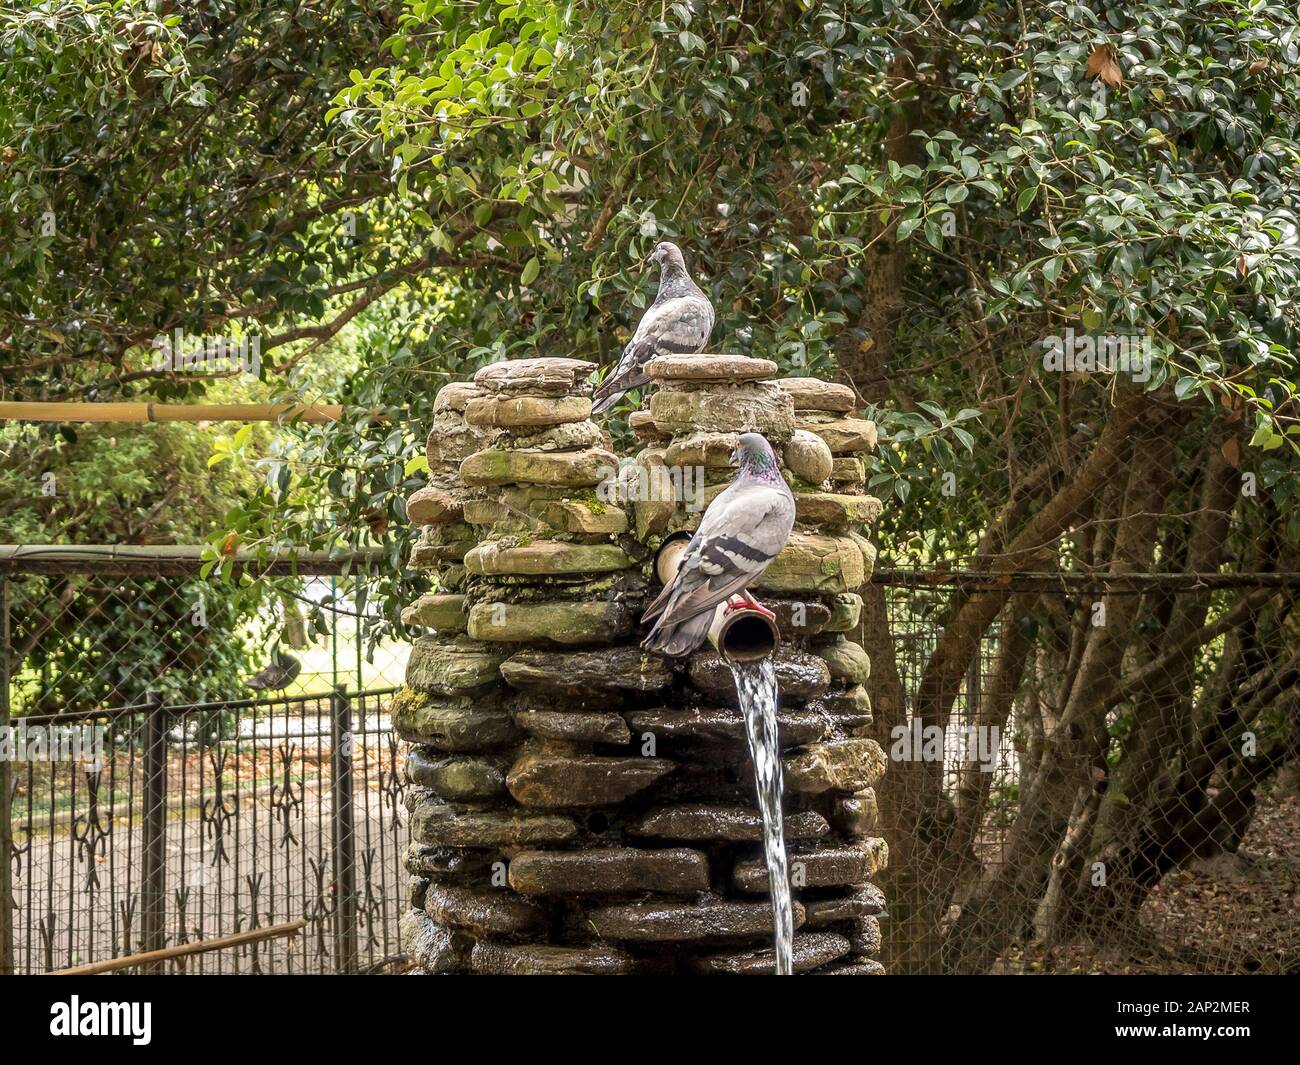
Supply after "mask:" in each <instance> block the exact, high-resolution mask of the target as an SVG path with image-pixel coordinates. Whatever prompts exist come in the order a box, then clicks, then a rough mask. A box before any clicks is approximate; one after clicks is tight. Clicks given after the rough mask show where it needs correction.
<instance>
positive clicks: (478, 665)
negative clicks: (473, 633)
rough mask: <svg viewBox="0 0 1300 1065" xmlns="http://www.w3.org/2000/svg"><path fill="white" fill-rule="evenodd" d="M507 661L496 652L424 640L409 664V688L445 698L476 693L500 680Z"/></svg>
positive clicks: (433, 638) (431, 638) (417, 643)
mask: <svg viewBox="0 0 1300 1065" xmlns="http://www.w3.org/2000/svg"><path fill="white" fill-rule="evenodd" d="M504 659H505V655H504V654H502V653H501V652H500V651H499V650H497V649H496V648H489V647H483V646H478V645H474V644H468V643H463V642H461V641H460V640H455V641H450V642H449V641H447V640H446V639H443V638H442V637H439V636H421V637H420V638H419V639H418V640H416V641H415V643H414V644H413V645H412V647H411V654H410V657H409V658H408V659H407V660H406V685H407V687H409V688H414V689H415V690H417V691H425V692H435V693H438V694H443V695H456V694H459V693H461V692H468V691H473V690H474V689H476V688H481V687H483V686H484V685H487V684H492V683H494V682H495V681H496V680H497V679H498V673H497V668H498V667H499V666H500V665H501V663H502V661H504Z"/></svg>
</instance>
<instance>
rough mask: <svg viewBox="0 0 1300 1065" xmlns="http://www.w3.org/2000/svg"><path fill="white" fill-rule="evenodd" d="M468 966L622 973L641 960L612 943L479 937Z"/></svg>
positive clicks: (506, 972)
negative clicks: (551, 942) (522, 941)
mask: <svg viewBox="0 0 1300 1065" xmlns="http://www.w3.org/2000/svg"><path fill="white" fill-rule="evenodd" d="M470 967H471V968H472V969H473V970H474V971H475V972H476V973H482V974H485V975H490V976H568V975H575V976H626V975H629V974H632V973H635V972H638V971H640V970H641V969H642V968H644V967H645V963H643V962H639V961H638V960H637V959H635V958H633V957H632V955H630V954H628V953H626V952H625V951H621V950H618V949H617V948H616V947H608V946H605V945H604V944H598V945H596V946H593V947H546V946H531V945H518V946H512V945H507V944H502V943H492V942H490V941H488V940H479V942H477V943H475V944H474V949H473V951H472V952H471V954H470Z"/></svg>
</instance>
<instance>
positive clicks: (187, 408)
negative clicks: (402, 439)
mask: <svg viewBox="0 0 1300 1065" xmlns="http://www.w3.org/2000/svg"><path fill="white" fill-rule="evenodd" d="M342 418H343V405H342V404H341V403H0V421H29V422H277V421H296V422H337V421H341V420H342Z"/></svg>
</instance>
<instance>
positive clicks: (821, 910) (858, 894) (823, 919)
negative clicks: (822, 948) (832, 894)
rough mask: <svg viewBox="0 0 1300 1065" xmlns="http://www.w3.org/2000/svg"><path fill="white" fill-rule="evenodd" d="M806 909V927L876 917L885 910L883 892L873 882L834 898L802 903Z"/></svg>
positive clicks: (817, 926)
mask: <svg viewBox="0 0 1300 1065" xmlns="http://www.w3.org/2000/svg"><path fill="white" fill-rule="evenodd" d="M804 905H805V906H806V907H807V909H808V927H809V928H822V927H824V926H826V925H828V924H835V923H837V922H839V921H850V920H852V919H853V918H855V917H876V916H878V915H880V914H882V913H884V912H885V893H884V892H883V891H881V890H880V888H878V887H876V885H875V884H864V885H863V886H862V887H860V888H857V889H856V890H854V891H851V892H849V894H847V895H841V896H840V897H839V898H834V899H818V900H817V901H815V902H808V903H805V904H804Z"/></svg>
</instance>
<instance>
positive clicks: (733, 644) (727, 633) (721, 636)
mask: <svg viewBox="0 0 1300 1065" xmlns="http://www.w3.org/2000/svg"><path fill="white" fill-rule="evenodd" d="M689 543H690V538H689V537H687V536H682V537H676V538H674V539H671V540H669V541H668V542H667V543H665V544H664V545H663V546H662V547H661V548H660V549H659V554H658V555H657V556H656V557H655V572H656V573H657V574H658V576H659V579H660V580H661V581H662V582H663V583H664V585H665V586H666V585H668V584H671V583H672V581H673V579H674V578H675V577H676V576H677V570H678V569H679V568H680V567H681V564H682V555H684V554H685V553H686V547H687V545H688V544H689ZM709 642H710V643H711V644H712V645H713V647H714V650H716V651H717V652H718V654H719V655H721V656H722V657H723V658H725V659H726V660H727V661H729V662H758V661H761V660H762V659H764V658H767V657H768V656H769V655H774V654H776V652H777V649H778V648H779V647H780V646H781V634H780V632H779V630H778V629H777V626H776V622H775V621H773V620H772V618H771V617H770V616H768V615H767V614H765V613H764V612H763V611H761V610H755V609H754V607H753V600H752V599H751V598H749V597H748V596H744V595H733V596H732V597H731V598H730V599H728V600H727V601H726V602H725V603H719V604H718V606H717V609H715V610H714V612H713V622H712V624H710V625H709Z"/></svg>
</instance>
